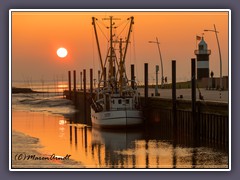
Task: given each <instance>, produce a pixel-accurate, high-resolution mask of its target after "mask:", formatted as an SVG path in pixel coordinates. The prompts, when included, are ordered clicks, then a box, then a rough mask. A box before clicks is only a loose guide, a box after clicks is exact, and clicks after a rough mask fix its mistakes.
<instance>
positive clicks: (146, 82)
mask: <svg viewBox="0 0 240 180" xmlns="http://www.w3.org/2000/svg"><path fill="white" fill-rule="evenodd" d="M144 97H145V105H147V99H148V63H144Z"/></svg>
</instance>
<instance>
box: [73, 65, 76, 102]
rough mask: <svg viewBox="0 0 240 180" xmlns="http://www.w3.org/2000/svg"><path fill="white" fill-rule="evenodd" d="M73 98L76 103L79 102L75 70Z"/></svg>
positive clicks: (74, 72)
mask: <svg viewBox="0 0 240 180" xmlns="http://www.w3.org/2000/svg"><path fill="white" fill-rule="evenodd" d="M73 98H74V105H76V104H77V89H76V71H75V70H74V71H73Z"/></svg>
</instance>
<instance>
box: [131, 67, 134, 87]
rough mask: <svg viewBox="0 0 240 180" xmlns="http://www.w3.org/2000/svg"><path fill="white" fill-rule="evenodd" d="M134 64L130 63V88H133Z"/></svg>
mask: <svg viewBox="0 0 240 180" xmlns="http://www.w3.org/2000/svg"><path fill="white" fill-rule="evenodd" d="M134 76H135V75H134V64H131V87H132V89H134V88H135V87H134V82H135V81H134V80H135V77H134Z"/></svg>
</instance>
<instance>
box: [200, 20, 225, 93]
mask: <svg viewBox="0 0 240 180" xmlns="http://www.w3.org/2000/svg"><path fill="white" fill-rule="evenodd" d="M204 31H210V32H214V33H215V35H216V39H217V44H218V52H219V58H220V90H222V56H221V50H220V44H219V40H218V33H219V32H218V31H217V29H216V26H215V24H214V30H209V29H205V30H204Z"/></svg>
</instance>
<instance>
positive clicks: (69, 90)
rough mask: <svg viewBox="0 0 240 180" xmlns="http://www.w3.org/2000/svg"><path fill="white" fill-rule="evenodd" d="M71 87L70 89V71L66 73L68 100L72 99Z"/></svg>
mask: <svg viewBox="0 0 240 180" xmlns="http://www.w3.org/2000/svg"><path fill="white" fill-rule="evenodd" d="M71 90H72V87H71V71H68V94H69V99H70V100H71V99H72V93H71Z"/></svg>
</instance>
